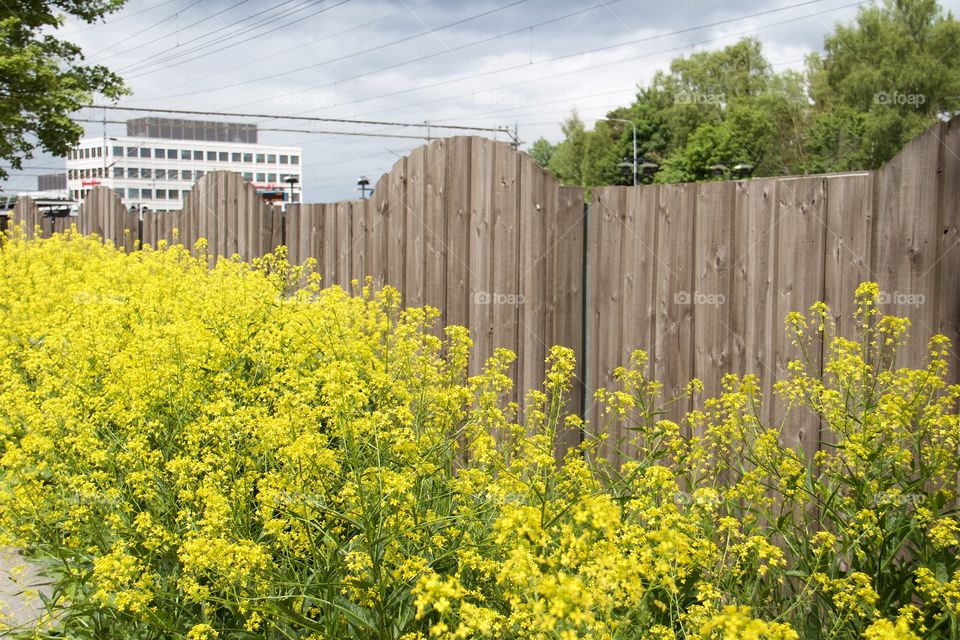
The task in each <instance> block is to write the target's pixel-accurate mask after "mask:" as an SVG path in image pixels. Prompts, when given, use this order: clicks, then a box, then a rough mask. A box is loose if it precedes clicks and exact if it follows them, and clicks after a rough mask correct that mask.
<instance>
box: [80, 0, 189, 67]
mask: <svg viewBox="0 0 960 640" xmlns="http://www.w3.org/2000/svg"><path fill="white" fill-rule="evenodd" d="M202 1H203V0H195V1H194V2H192V3H190V5H189V6H187V7H185V8H184V9H182V10H178V11H175V12H174V13H171V14H170V15H169V16H167V17H166V18H164V19H163V20H158V21H157V22H154V23H152V24H149V25H147V26H146V27H144V28H143V29H140V31H137V32H136V33H131V34H130V35H128V36H127V37H126V38H123V39H122V40H117V41H116V42H114V43H112V44H111V45H110V46H108V47H107V48H105V49H100V50H99V51H97V52H95V53H91V54H89V56H88V57H89V58H96V57H97V56H99V55H101V54H103V53H107V52H108V51H111V50H112V49H115V48H116V47H117V46H118V45H121V44H123V43H124V42H130V41H131V40H133V39H134V38H136V37H137V36H139V35H143V34H144V33H146V32H147V31H150V30H151V29H155V28H157V27H159V26H160V25H161V24H163V23H164V22H167V21H168V20H174V19H176V18H177V17H178V16H179V15H180V14H181V13H186V12H187V11H189V10H190V9H193V8H194V7H195V6H197V5H198V4H200V3H201V2H202ZM174 33H176V30H174V31H172V32H171V33H168V34H165V35H163V36H160V38H166V37H168V36H170V35H173V34H174ZM160 38H157V39H155V40H151V41H150V42H147V43H143V44H151V43H153V42H156V41H157V40H159V39H160ZM140 46H143V45H140ZM133 50H134V49H127V50H125V51H123V52H121V53H129V52H130V51H133ZM116 55H119V54H117V53H111V54H109V55H108V56H107V57H106V59H109V58H112V57H114V56H116Z"/></svg>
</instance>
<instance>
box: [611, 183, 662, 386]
mask: <svg viewBox="0 0 960 640" xmlns="http://www.w3.org/2000/svg"><path fill="white" fill-rule="evenodd" d="M659 194H660V187H659V186H658V185H645V186H639V187H637V188H631V189H628V190H627V193H626V203H625V207H626V208H625V210H624V219H623V224H624V226H623V264H622V267H621V268H622V270H623V271H622V277H623V282H622V287H621V295H622V300H623V303H622V306H621V313H620V326H621V327H622V328H623V329H622V340H621V344H620V353H619V354H618V356H617V363H618V364H622V365H623V366H627V365H628V364H629V362H630V355H631V354H632V353H633V352H634V351H636V350H637V349H642V350H643V351H646V353H647V357H648V358H649V362H650V366H651V369H652V363H653V362H655V361H656V336H657V329H656V323H657V314H656V282H657V279H656V277H657V268H658V265H657V221H658V218H659V215H658V207H659V198H660V196H659ZM615 366H616V365H615ZM651 373H652V371H651Z"/></svg>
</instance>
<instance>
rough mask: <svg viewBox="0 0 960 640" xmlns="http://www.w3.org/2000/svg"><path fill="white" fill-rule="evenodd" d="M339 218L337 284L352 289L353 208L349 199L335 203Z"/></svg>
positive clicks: (335, 212) (335, 213) (348, 289)
mask: <svg viewBox="0 0 960 640" xmlns="http://www.w3.org/2000/svg"><path fill="white" fill-rule="evenodd" d="M334 215H335V216H336V218H337V284H339V285H340V286H341V287H343V288H344V289H346V290H347V291H350V290H351V289H350V267H351V265H352V260H353V259H352V255H353V225H352V218H353V208H352V206H351V203H350V202H349V201H347V202H338V203H337V204H336V205H334Z"/></svg>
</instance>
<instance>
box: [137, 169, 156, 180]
mask: <svg viewBox="0 0 960 640" xmlns="http://www.w3.org/2000/svg"><path fill="white" fill-rule="evenodd" d="M152 174H153V170H151V169H140V177H141V178H150V177H152Z"/></svg>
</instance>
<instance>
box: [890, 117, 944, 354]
mask: <svg viewBox="0 0 960 640" xmlns="http://www.w3.org/2000/svg"><path fill="white" fill-rule="evenodd" d="M943 127H944V125H943V123H938V124H937V125H935V126H933V127H931V128H930V129H928V130H927V131H926V132H925V133H924V134H922V135H921V136H920V137H919V138H916V139H914V140H913V141H911V142H909V143H908V144H907V145H906V146H905V147H904V148H903V150H902V151H901V152H900V154H899V155H901V156H903V163H902V165H901V166H902V170H901V172H900V184H899V186H900V192H899V198H898V204H897V207H896V212H897V213H898V214H899V215H898V216H897V217H896V218H894V219H891V220H890V223H891V224H892V225H894V227H895V228H896V229H897V233H898V234H899V235H900V240H899V245H900V249H901V250H900V252H898V253H897V254H895V255H893V256H889V258H888V260H889V259H892V260H893V267H894V272H895V273H896V278H895V282H896V285H895V286H894V288H893V290H892V291H886V292H885V293H886V298H887V299H888V300H889V302H888V304H886V305H881V310H882V311H884V312H885V313H890V314H893V315H896V316H901V317H908V318H910V323H911V329H910V338H909V340H908V341H907V343H906V344H905V345H904V348H903V350H902V351H901V352H900V354H899V355H898V358H897V363H898V365H901V366H907V367H916V368H922V367H923V366H924V365H925V363H926V360H927V344H928V342H929V340H930V338H931V337H932V336H933V335H934V334H935V333H936V331H937V329H936V327H937V326H938V325H939V318H938V316H939V311H938V309H937V304H938V294H939V291H938V288H937V278H936V269H937V265H938V255H937V253H938V247H939V246H940V243H941V238H940V236H941V235H942V233H943V232H942V229H941V228H940V224H941V220H940V217H941V216H940V211H941V206H940V202H939V199H940V196H941V187H942V184H943V173H942V164H943V157H942V146H941V144H940V140H941V137H942V133H941V132H942V130H943Z"/></svg>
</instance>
